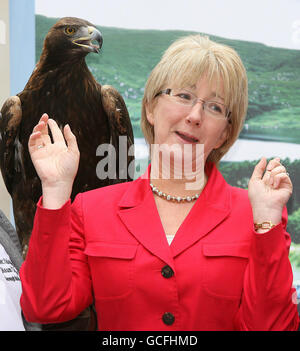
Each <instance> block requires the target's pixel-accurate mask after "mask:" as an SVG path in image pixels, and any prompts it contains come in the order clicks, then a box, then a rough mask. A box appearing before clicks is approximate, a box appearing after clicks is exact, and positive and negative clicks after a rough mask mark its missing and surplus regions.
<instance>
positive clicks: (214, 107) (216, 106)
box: [208, 103, 223, 113]
mask: <svg viewBox="0 0 300 351" xmlns="http://www.w3.org/2000/svg"><path fill="white" fill-rule="evenodd" d="M208 107H209V109H210V110H211V111H213V112H217V113H223V108H222V107H221V106H220V105H219V104H216V103H209V104H208Z"/></svg>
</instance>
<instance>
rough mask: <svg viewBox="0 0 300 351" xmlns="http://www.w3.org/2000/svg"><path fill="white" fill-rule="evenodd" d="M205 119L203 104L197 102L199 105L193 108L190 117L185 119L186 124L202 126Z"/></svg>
mask: <svg viewBox="0 0 300 351" xmlns="http://www.w3.org/2000/svg"><path fill="white" fill-rule="evenodd" d="M203 118H204V109H203V102H201V101H197V103H196V104H195V105H194V106H193V107H192V108H191V110H190V111H189V113H188V115H187V116H186V118H185V121H186V123H188V124H194V125H195V126H197V127H198V126H200V124H201V122H202V120H203Z"/></svg>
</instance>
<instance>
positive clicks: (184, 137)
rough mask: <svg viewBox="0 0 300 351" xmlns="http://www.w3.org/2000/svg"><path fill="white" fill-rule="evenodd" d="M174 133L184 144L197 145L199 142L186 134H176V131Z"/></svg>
mask: <svg viewBox="0 0 300 351" xmlns="http://www.w3.org/2000/svg"><path fill="white" fill-rule="evenodd" d="M175 133H176V135H178V136H179V138H180V139H181V140H182V141H183V142H185V143H198V142H199V140H198V139H197V138H195V137H194V136H193V135H190V134H188V133H183V132H178V131H176V132H175Z"/></svg>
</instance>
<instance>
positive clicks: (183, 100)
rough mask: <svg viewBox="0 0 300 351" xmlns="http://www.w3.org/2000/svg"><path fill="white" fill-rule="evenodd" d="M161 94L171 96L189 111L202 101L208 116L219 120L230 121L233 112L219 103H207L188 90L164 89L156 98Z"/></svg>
mask: <svg viewBox="0 0 300 351" xmlns="http://www.w3.org/2000/svg"><path fill="white" fill-rule="evenodd" d="M161 94H166V95H169V96H170V97H171V98H172V100H171V101H174V102H175V103H177V104H180V105H182V106H186V107H187V108H189V109H191V108H192V107H193V106H194V105H195V104H196V103H197V102H198V101H201V102H202V108H203V110H204V111H205V113H206V115H208V116H211V117H213V118H217V119H228V120H230V114H231V112H230V111H229V110H228V108H227V107H226V106H225V105H224V104H221V103H220V102H217V101H205V100H203V99H200V98H198V97H197V96H196V95H194V94H193V93H192V92H190V91H188V90H186V89H164V90H161V91H160V92H158V93H157V94H156V95H155V96H154V97H157V96H159V95H161Z"/></svg>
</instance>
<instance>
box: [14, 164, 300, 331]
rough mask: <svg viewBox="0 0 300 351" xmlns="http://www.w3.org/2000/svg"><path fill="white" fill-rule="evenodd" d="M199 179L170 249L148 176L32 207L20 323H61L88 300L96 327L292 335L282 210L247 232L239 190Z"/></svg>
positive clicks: (212, 170)
mask: <svg viewBox="0 0 300 351" xmlns="http://www.w3.org/2000/svg"><path fill="white" fill-rule="evenodd" d="M206 172H207V174H208V176H209V180H208V182H207V184H206V186H205V188H204V190H203V192H202V194H201V196H200V197H199V199H198V200H197V201H196V203H195V204H194V206H193V208H192V210H191V211H190V213H189V215H188V216H187V217H186V219H185V221H184V222H183V223H182V225H181V227H180V228H179V230H178V232H177V233H176V235H175V238H174V240H173V242H172V243H171V245H170V246H169V245H168V243H167V239H166V236H165V233H164V230H163V227H162V224H161V221H160V218H159V215H158V212H157V208H156V205H155V201H154V197H153V194H152V192H151V190H150V186H149V179H143V178H139V179H137V180H135V181H133V182H130V183H122V184H118V185H113V186H108V187H105V188H101V189H97V190H93V191H90V192H87V193H83V194H79V195H78V196H77V198H76V199H75V200H74V202H73V204H72V205H71V203H70V201H69V202H67V203H66V204H65V205H64V206H63V207H62V208H61V209H59V210H47V209H44V208H42V206H41V203H40V202H39V204H38V208H37V212H36V216H35V222H34V229H33V233H32V236H31V240H30V245H29V251H28V255H27V258H26V261H25V263H24V264H23V265H22V267H21V271H20V276H21V280H22V285H23V294H22V297H21V306H22V309H23V312H24V315H25V317H26V319H27V320H28V321H31V322H40V323H53V322H63V321H66V320H70V319H72V318H75V317H76V316H77V315H78V314H79V313H80V312H81V311H82V310H83V309H84V308H86V307H87V306H88V305H89V304H91V303H92V302H93V299H95V305H96V310H97V316H98V327H99V330H160V331H175V330H296V329H297V327H298V313H297V305H296V304H294V303H293V301H292V300H293V297H295V289H294V288H293V287H292V281H293V275H292V270H291V265H290V262H289V259H288V253H289V245H290V237H289V235H288V234H287V233H286V231H285V228H286V222H287V215H286V211H285V212H284V215H283V219H282V223H280V224H278V225H277V226H276V227H274V228H272V229H271V230H270V231H269V232H267V233H264V234H257V233H256V232H255V231H254V229H253V219H252V211H251V207H250V203H249V200H248V196H247V191H245V190H242V189H238V188H234V187H231V186H229V185H228V184H227V183H226V182H225V180H224V178H223V177H222V175H221V174H220V172H219V171H218V170H217V169H216V167H215V166H214V165H212V164H210V165H209V166H208V167H207V168H206ZM146 174H149V169H148V171H147V172H146ZM179 206H180V205H179Z"/></svg>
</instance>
